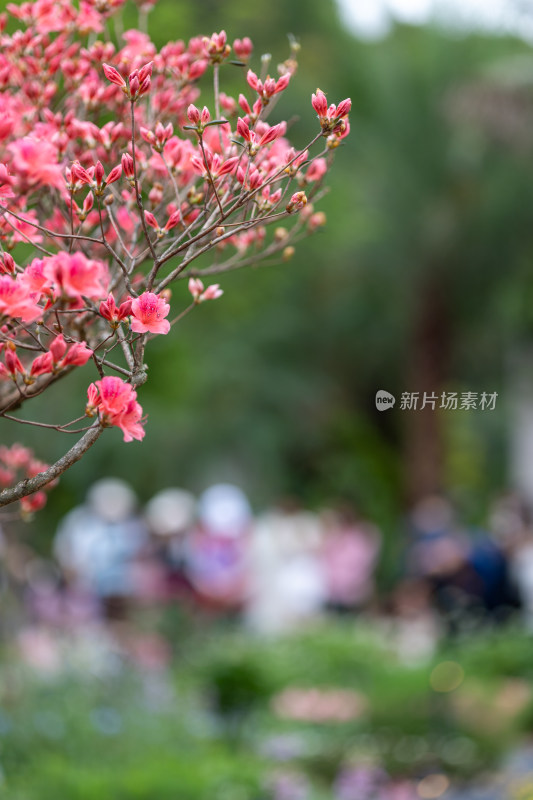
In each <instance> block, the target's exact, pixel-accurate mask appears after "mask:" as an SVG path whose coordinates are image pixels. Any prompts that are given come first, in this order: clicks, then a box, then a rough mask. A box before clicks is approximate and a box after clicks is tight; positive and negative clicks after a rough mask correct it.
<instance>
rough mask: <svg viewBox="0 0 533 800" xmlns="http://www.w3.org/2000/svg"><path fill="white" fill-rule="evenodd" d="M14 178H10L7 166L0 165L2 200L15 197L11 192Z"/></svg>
mask: <svg viewBox="0 0 533 800" xmlns="http://www.w3.org/2000/svg"><path fill="white" fill-rule="evenodd" d="M11 183H12V178H11V177H10V175H9V173H8V171H7V167H6V165H5V164H0V199H2V200H3V199H7V198H8V197H15V195H14V194H13V192H12V191H11Z"/></svg>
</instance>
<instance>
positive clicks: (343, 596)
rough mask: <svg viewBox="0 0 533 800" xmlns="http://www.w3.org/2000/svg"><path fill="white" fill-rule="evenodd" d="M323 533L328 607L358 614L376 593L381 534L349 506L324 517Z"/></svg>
mask: <svg viewBox="0 0 533 800" xmlns="http://www.w3.org/2000/svg"><path fill="white" fill-rule="evenodd" d="M324 531H325V537H324V542H323V546H322V550H321V561H322V568H323V570H324V579H325V583H326V594H327V606H328V608H329V609H331V610H333V611H337V612H340V613H345V612H349V611H355V610H356V609H358V608H361V607H362V606H364V604H365V603H367V602H368V601H369V600H370V599H371V598H372V595H373V593H374V570H375V568H376V564H377V560H378V556H379V551H380V547H381V534H380V532H379V530H378V528H376V526H375V525H372V524H371V523H370V522H367V521H366V520H364V519H362V518H361V517H358V515H357V514H356V513H355V511H354V510H353V509H352V508H350V507H349V506H344V507H342V508H339V509H338V510H336V511H334V512H330V513H329V514H325V515H324Z"/></svg>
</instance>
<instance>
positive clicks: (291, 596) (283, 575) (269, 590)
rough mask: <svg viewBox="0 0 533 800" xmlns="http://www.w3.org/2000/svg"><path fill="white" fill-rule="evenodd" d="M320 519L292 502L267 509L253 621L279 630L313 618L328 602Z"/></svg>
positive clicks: (257, 540)
mask: <svg viewBox="0 0 533 800" xmlns="http://www.w3.org/2000/svg"><path fill="white" fill-rule="evenodd" d="M322 542H323V529H322V524H321V521H320V519H319V517H318V516H317V515H316V514H313V513H311V512H309V511H304V510H302V509H300V508H298V506H297V505H295V504H294V503H292V502H289V503H286V504H285V505H284V506H282V507H280V508H278V509H274V510H273V511H270V512H267V513H266V514H264V515H263V516H262V517H260V518H259V519H258V521H257V523H256V525H255V527H254V531H253V538H252V550H251V564H250V593H249V597H248V603H247V609H246V621H247V623H248V625H249V626H250V627H251V628H252V629H253V630H255V631H257V632H258V633H265V634H276V633H281V632H283V631H287V630H291V629H293V628H294V627H296V626H297V625H298V624H300V623H301V622H303V621H305V620H308V619H312V618H313V617H314V616H316V615H317V614H318V613H319V612H320V611H321V610H322V608H323V606H324V603H325V601H326V596H327V594H326V586H325V580H324V571H323V569H322V564H321V558H320V553H321V548H322Z"/></svg>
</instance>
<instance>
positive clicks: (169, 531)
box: [144, 488, 196, 598]
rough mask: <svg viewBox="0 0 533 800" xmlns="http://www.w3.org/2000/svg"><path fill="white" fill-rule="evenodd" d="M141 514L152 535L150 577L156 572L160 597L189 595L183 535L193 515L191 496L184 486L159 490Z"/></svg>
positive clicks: (194, 512)
mask: <svg viewBox="0 0 533 800" xmlns="http://www.w3.org/2000/svg"><path fill="white" fill-rule="evenodd" d="M144 515H145V520H146V524H147V525H148V529H149V531H150V534H151V536H152V545H153V562H154V564H153V569H155V570H156V571H155V572H154V578H155V577H156V573H157V576H158V577H159V580H160V583H161V585H160V589H161V590H162V593H163V596H164V597H165V598H170V597H180V596H184V595H190V594H191V593H192V587H191V585H190V582H189V580H188V578H187V575H186V563H185V562H186V550H187V538H188V536H189V534H190V532H191V530H192V528H193V525H194V522H195V517H196V499H195V497H194V495H193V494H191V493H190V492H187V491H185V490H184V489H175V488H174V489H163V490H162V491H160V492H158V493H157V494H156V495H154V497H153V498H152V499H151V500H150V502H149V503H147V505H146V508H145V511H144ZM156 565H157V566H156ZM157 567H159V571H158V570H157ZM161 570H162V572H161ZM156 590H157V587H156Z"/></svg>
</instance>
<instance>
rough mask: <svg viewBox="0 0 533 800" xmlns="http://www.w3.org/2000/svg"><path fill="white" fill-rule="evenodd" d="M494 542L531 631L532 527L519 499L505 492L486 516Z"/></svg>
mask: <svg viewBox="0 0 533 800" xmlns="http://www.w3.org/2000/svg"><path fill="white" fill-rule="evenodd" d="M489 524H490V528H491V531H492V533H493V536H494V539H495V540H496V542H497V543H498V544H499V546H500V547H501V548H502V550H503V551H504V553H505V554H506V557H507V559H508V564H509V579H510V583H511V586H512V588H514V590H515V592H516V594H517V595H518V598H519V601H520V603H521V606H522V615H523V619H524V622H525V624H526V626H527V627H528V628H529V629H530V630H531V629H533V524H532V519H531V511H530V509H529V508H528V506H527V504H526V503H525V502H524V501H523V500H522V499H521V497H520V496H519V495H518V494H516V493H514V492H508V493H506V494H504V495H502V496H501V497H499V498H497V499H496V501H495V502H494V503H493V505H492V508H491V510H490V514H489Z"/></svg>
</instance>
